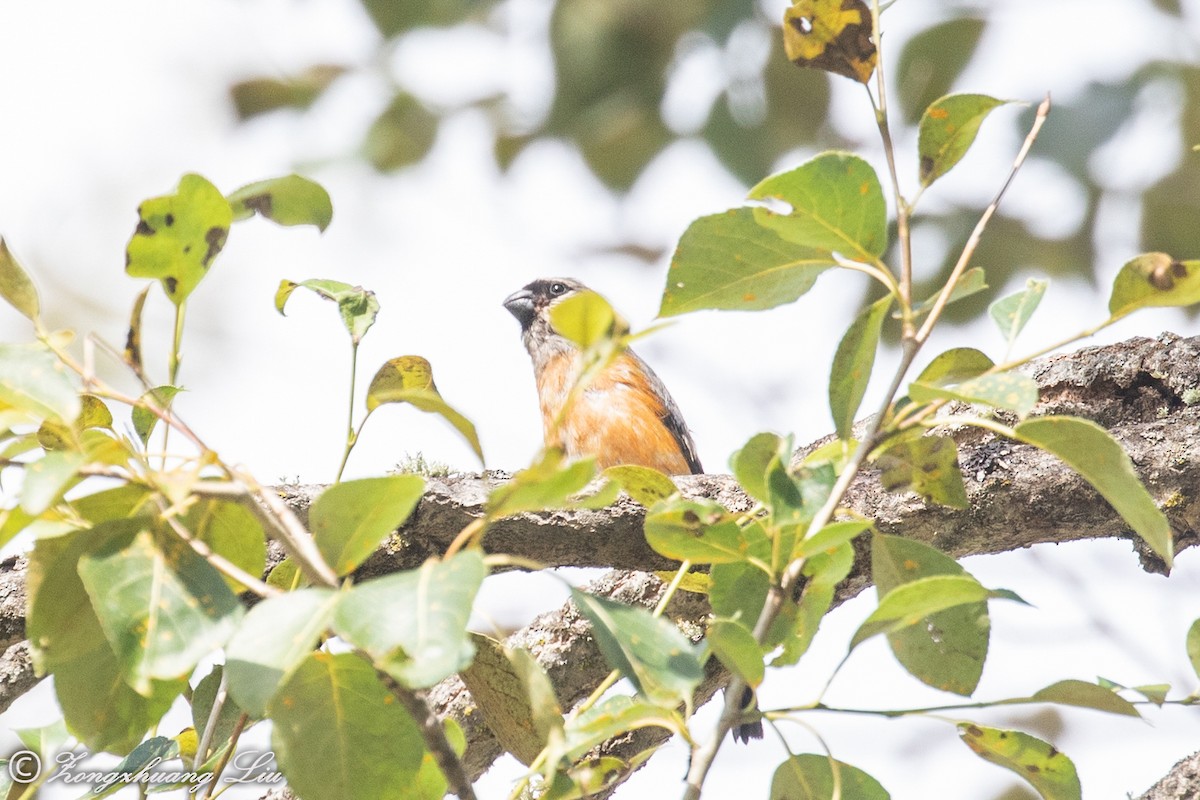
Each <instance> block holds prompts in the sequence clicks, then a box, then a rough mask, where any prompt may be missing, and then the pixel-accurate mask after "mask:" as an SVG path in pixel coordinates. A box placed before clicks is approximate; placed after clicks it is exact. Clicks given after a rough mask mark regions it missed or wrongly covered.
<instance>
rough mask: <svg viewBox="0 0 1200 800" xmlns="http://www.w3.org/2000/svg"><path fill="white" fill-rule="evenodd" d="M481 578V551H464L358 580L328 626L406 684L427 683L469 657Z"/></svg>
mask: <svg viewBox="0 0 1200 800" xmlns="http://www.w3.org/2000/svg"><path fill="white" fill-rule="evenodd" d="M486 575H487V567H485V566H484V564H483V554H482V553H481V552H480V551H479V550H464V551H462V552H461V553H458V554H457V555H455V556H454V557H453V558H451V559H450V560H449V561H435V560H432V559H431V560H429V561H426V562H425V563H424V564H423V565H421V567H420V569H415V570H408V571H406V572H398V573H395V574H393V575H387V576H385V577H382V578H375V579H374V580H369V581H366V582H364V583H360V584H359V585H357V586H355V587H353V588H352V589H350V591H349V592H347V593H346V594H345V596H344V597H343V598H342V600H341V602H340V603H339V604H338V607H337V611H336V612H335V613H334V617H333V628H334V630H336V631H337V633H338V635H339V636H341V637H342V638H344V639H345V640H346V641H348V642H350V643H352V644H354V645H355V646H357V647H360V648H362V649H363V650H365V651H367V652H368V653H370V654H371V657H372V658H373V659H374V661H375V664H376V666H378V667H379V668H381V669H383V670H384V671H386V672H387V673H388V674H389V675H391V676H392V677H393V678H395V679H396V680H397V681H399V682H400V683H402V684H404V685H405V686H408V687H411V688H416V689H423V688H426V687H429V686H433V685H434V684H435V683H437V682H438V681H440V680H441V679H442V678H445V677H446V676H447V675H452V674H454V673H455V672H458V671H459V670H460V669H463V668H464V667H466V666H467V665H468V664H470V663H471V658H472V657H473V656H474V655H475V646H474V645H473V644H472V643H471V639H470V638H469V637H468V635H467V620H468V619H469V618H470V616H471V605H472V604H473V603H474V601H475V593H476V592H478V591H479V586H480V584H481V583H483V579H484V576H486Z"/></svg>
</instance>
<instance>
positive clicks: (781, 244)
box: [658, 208, 836, 317]
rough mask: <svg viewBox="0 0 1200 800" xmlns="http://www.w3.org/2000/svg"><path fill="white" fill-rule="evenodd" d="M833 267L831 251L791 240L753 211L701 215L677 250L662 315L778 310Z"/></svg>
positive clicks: (680, 240)
mask: <svg viewBox="0 0 1200 800" xmlns="http://www.w3.org/2000/svg"><path fill="white" fill-rule="evenodd" d="M834 266H836V263H835V262H834V260H833V258H832V256H831V255H830V254H829V252H828V251H825V250H821V249H819V248H814V247H803V246H800V245H797V244H794V243H789V242H787V241H785V240H784V239H782V238H780V236H779V235H778V234H777V233H775V232H772V231H771V230H768V229H767V228H764V227H763V226H762V225H760V224H759V222H758V219H757V216H756V212H755V210H754V209H750V208H735V209H732V210H730V211H726V212H724V213H721V214H712V215H710V216H707V217H700V218H699V219H697V220H696V221H694V222H693V223H692V224H691V225H689V226H688V229H687V230H686V231H684V233H683V236H682V237H681V238H680V239H679V245H678V246H677V247H676V248H675V254H674V256H673V257H672V258H671V267H670V270H669V271H668V272H667V285H666V288H665V289H663V296H662V305H661V307H660V308H659V310H658V315H659V316H660V317H673V316H675V315H677V314H686V313H688V312H690V311H699V310H701V309H709V308H715V309H725V310H732V311H757V310H761V309H766V308H775V307H776V306H781V305H784V304H785V303H791V302H792V301H794V300H796V299H797V298H798V297H800V296H801V295H803V294H804V293H805V292H807V291H808V290H809V289H811V288H812V286H813V283H814V282H816V280H817V277H818V276H819V275H820V274H821V273H822V272H824V271H825V270H827V269H829V268H830V267H834Z"/></svg>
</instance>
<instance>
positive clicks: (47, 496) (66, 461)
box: [21, 450, 88, 517]
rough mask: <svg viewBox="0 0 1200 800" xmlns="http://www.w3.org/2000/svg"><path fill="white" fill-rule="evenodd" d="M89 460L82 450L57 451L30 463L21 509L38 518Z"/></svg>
mask: <svg viewBox="0 0 1200 800" xmlns="http://www.w3.org/2000/svg"><path fill="white" fill-rule="evenodd" d="M87 461H88V458H87V456H86V455H84V454H83V453H76V452H73V451H70V450H55V451H52V452H50V453H47V454H46V455H44V456H42V457H41V458H39V459H38V460H37V461H34V462H31V463H30V464H29V465H28V466H27V467H26V468H25V480H24V481H23V482H22V484H21V509H22V510H23V511H25V512H26V513H27V514H29V515H31V516H34V517H36V516H37V515H39V514H41V513H42V512H43V511H45V510H46V509H48V508H50V506H52V505H54V504H55V503H57V502H58V501H59V500H60V499H61V498H62V495H63V492H65V491H66V490H67V489H68V488H69V487H70V486H71V485H72V484H73V483H74V482H75V477H76V473H78V472H79V470H80V468H81V467H83V465H84V464H86V463H87Z"/></svg>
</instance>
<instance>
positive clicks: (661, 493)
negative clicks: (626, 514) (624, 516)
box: [601, 464, 679, 508]
mask: <svg viewBox="0 0 1200 800" xmlns="http://www.w3.org/2000/svg"><path fill="white" fill-rule="evenodd" d="M601 475H603V476H604V477H605V478H608V479H609V480H610V481H613V482H614V483H616V484H617V485H618V486H620V487H621V491H623V492H625V494H627V495H629V496H630V497H632V498H633V500H634V502H636V503H638V504H639V505H642V506H645V507H646V508H650V507H651V506H653V505H654V504H655V503H657V502H659V501H660V500H667V499H669V498H671V497H674V496H675V495H677V494H679V487H678V486H676V485H675V482H674V481H673V480H671V479H670V477H668V476H667V475H664V474H663V473H661V472H659V471H658V470H656V469H652V468H650V467H641V466H638V465H636V464H620V465H618V466H615V467H609V468H608V469H606V470H604V472H602V473H601Z"/></svg>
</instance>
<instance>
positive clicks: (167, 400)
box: [130, 385, 183, 446]
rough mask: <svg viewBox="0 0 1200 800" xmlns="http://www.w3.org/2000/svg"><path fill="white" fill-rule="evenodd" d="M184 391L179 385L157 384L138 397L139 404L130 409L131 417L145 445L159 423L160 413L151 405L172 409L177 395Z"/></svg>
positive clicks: (134, 427)
mask: <svg viewBox="0 0 1200 800" xmlns="http://www.w3.org/2000/svg"><path fill="white" fill-rule="evenodd" d="M182 391H183V389H182V388H181V387H179V386H166V385H164V386H156V387H155V388H153V389H151V390H150V391H148V392H146V393H145V394H143V395H142V396H141V397H140V398H138V404H137V405H136V406H134V407H133V410H132V411H130V417H131V419H132V420H133V431H134V433H136V434H137V437H138V438H139V439H141V440H142V445H143V446H145V445H146V444H147V443H148V442H149V441H150V434H151V433H153V432H154V426H155V425H157V424H158V415H157V414H155V413H154V412H153V411H151V410H150V406H151V405H154V406H156V407H157V408H159V409H161V410H163V411H166V410H168V409H170V407H171V403H172V401H174V399H175V395H177V394H179V393H180V392H182Z"/></svg>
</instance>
